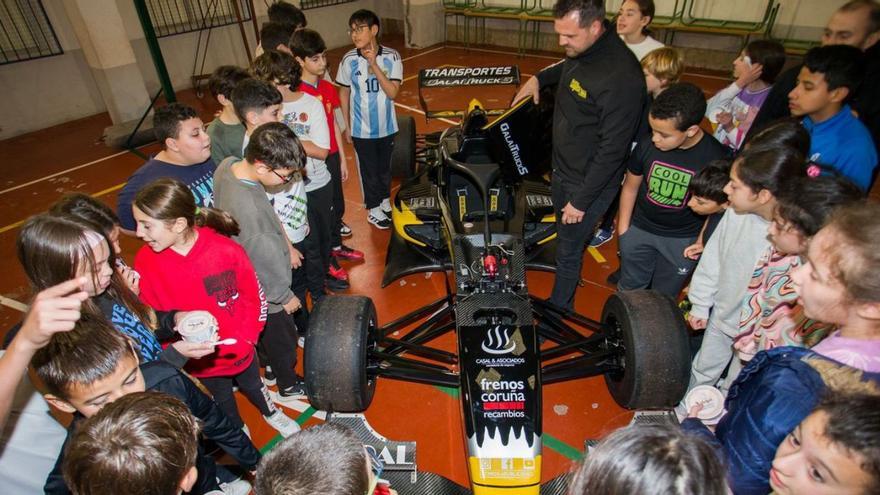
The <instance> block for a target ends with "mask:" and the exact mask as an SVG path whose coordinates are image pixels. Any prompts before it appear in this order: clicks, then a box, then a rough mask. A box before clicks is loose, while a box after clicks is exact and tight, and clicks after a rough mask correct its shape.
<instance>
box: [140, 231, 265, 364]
mask: <svg viewBox="0 0 880 495" xmlns="http://www.w3.org/2000/svg"><path fill="white" fill-rule="evenodd" d="M196 232H198V235H199V238H198V239H197V240H196V243H195V245H193V247H192V249H190V251H189V253H187V254H186V256H183V255H181V254H179V253H177V252H176V251H174V250H173V249H171V248H168V249H165V250H163V251H161V252H158V253H157V252H154V251H153V250H152V249H150V247H149V246H144V247H142V248H141V249H140V251H138V253H137V256H135V260H134V266H135V269H136V270H137V271H138V272H139V273H140V274H141V280H140V289H141V294H140V297H141V300H142V301H143V302H144V303H146V304H149V305H150V306H152V307H153V308H155V309H156V310H159V311H170V310H179V311H194V310H204V311H208V312H210V313H211V314H212V315H214V318H216V319H217V323H218V324H219V334H220V339H225V338H230V337H231V338H235V339H236V340H237V341H238V342H236V343H235V344H233V345H222V346H217V347H216V351H215V352H214V353H213V354H210V355H208V356H206V357H204V358H201V359H190V360H189V362H188V363H187V365H186V371H188V372H189V373H191V374H192V375H193V376H196V377H212V376H235V375H237V374H239V373H241V372H242V371H244V370H245V368H247V366H248V365H250V363H251V361H252V360H253V359H254V346H255V345H256V343H257V339H259V336H260V333H261V332H262V331H263V326H264V325H265V324H266V314H267V303H266V297H265V295H264V294H263V288H262V287H261V286H260V282H259V280H258V279H257V274H256V272H255V271H254V267H253V265H251V261H250V259H249V258H248V256H247V253H246V252H245V250H244V249H243V248H242V247H241V246H239V245H238V244H237V243H236V242H235V241H233V240H232V239H230V238H228V237H225V236H223V235H220V234H218V233H217V232H215V231H214V230H212V229H209V228H207V227H202V228H196Z"/></svg>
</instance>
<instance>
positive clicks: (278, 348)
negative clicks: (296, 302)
mask: <svg viewBox="0 0 880 495" xmlns="http://www.w3.org/2000/svg"><path fill="white" fill-rule="evenodd" d="M298 337H299V336H298V335H297V334H296V323H295V322H294V320H293V315H289V314H287V312H286V311H284V310H283V309H282V310H281V311H278V312H277V313H269V316H268V317H267V318H266V328H265V329H263V333H262V334H261V335H260V343H259V345H260V346H261V347H262V348H263V352H264V353H265V354H266V357H268V359H269V362H268V363H266V364H268V365H269V366H271V367H272V372H273V373H275V377H276V378H277V380H278V388H279V389H282V388H287V387H291V386H293V384H295V383H296V382H297V377H296V372H295V371H294V369H295V368H296V341H297V339H298Z"/></svg>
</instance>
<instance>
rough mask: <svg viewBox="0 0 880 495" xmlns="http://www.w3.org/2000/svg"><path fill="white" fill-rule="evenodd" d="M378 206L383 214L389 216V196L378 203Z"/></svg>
mask: <svg viewBox="0 0 880 495" xmlns="http://www.w3.org/2000/svg"><path fill="white" fill-rule="evenodd" d="M379 208H381V209H382V213H384V214H385V216H388V217H390V216H391V198H385V199H383V200H382V204H380V205H379Z"/></svg>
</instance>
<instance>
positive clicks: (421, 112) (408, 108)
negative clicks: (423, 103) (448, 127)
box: [394, 102, 458, 125]
mask: <svg viewBox="0 0 880 495" xmlns="http://www.w3.org/2000/svg"><path fill="white" fill-rule="evenodd" d="M394 106H396V107H400V108H402V109H404V110H409V111H410V112H415V113H417V114H419V115H425V112H423V111H421V110H420V109H418V108H416V107H411V106H409V105H404V104H403V103H397V102H395V103H394ZM434 120H440V121H443V122H446V123H447V124H452V125H458V122H453V121H451V120H449V119H445V118H443V117H438V118H436V119H434Z"/></svg>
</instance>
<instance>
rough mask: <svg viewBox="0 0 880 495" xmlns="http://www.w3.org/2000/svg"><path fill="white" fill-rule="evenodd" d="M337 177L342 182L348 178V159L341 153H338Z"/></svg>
mask: <svg viewBox="0 0 880 495" xmlns="http://www.w3.org/2000/svg"><path fill="white" fill-rule="evenodd" d="M339 178H340V179H342V182H345V181H347V180H348V159H346V158H345V155H343V154H342V153H339Z"/></svg>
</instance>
